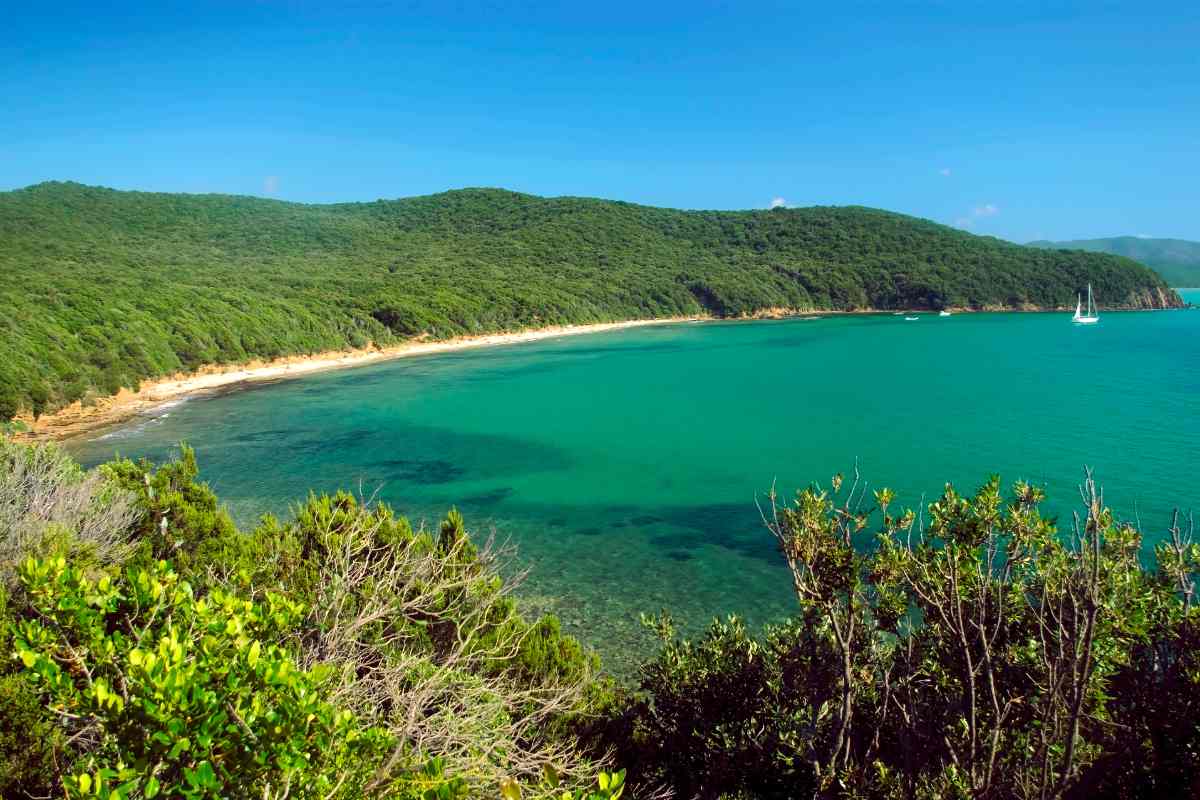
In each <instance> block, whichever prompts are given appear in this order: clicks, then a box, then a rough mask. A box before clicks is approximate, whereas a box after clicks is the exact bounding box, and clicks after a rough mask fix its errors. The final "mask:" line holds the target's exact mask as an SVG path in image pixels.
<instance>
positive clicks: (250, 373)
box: [11, 306, 1153, 441]
mask: <svg viewBox="0 0 1200 800" xmlns="http://www.w3.org/2000/svg"><path fill="white" fill-rule="evenodd" d="M946 310H947V311H950V312H952V313H955V314H986V313H1061V312H1065V311H1069V310H1070V309H1067V308H1053V309H1047V308H1037V307H1033V306H1029V307H1022V308H1005V307H995V308H992V307H988V308H982V309H979V308H957V307H951V308H947V309H946ZM1105 310H1106V311H1108V312H1116V311H1136V310H1153V309H1105ZM935 311H936V309H929V308H910V309H890V308H889V309H875V308H866V309H855V310H852V311H843V310H824V309H807V310H806V309H790V308H764V309H760V310H759V311H756V312H755V313H753V314H746V315H742V316H738V317H712V316H699V315H696V316H677V317H661V318H655V319H635V320H625V321H621V322H597V323H588V324H581V325H556V326H550V327H546V328H535V329H531V330H524V331H515V332H502V333H488V334H480V335H478V336H460V337H455V338H452V339H444V340H437V341H428V340H424V341H423V340H420V339H414V340H410V341H408V342H405V343H403V344H399V345H394V346H390V347H380V348H375V347H372V348H364V349H360V350H336V351H328V352H322V353H313V354H309V355H296V356H284V357H282V358H278V359H274V360H271V361H257V360H256V361H249V362H245V363H241V364H212V365H207V366H205V367H202V368H201V369H199V370H196V371H195V372H188V373H177V374H175V375H170V376H167V377H164V378H158V379H153V380H146V381H143V382H142V385H141V388H139V389H138V391H136V392H135V391H130V390H128V389H122V390H121V391H120V392H119V393H117V394H115V395H109V396H107V397H101V398H98V399H96V400H94V401H93V402H92V403H90V404H89V405H84V404H82V403H80V402H79V401H76V402H74V403H72V404H70V405H68V406H65V407H63V408H60V409H57V410H56V411H52V412H49V413H46V414H43V415H42V416H40V417H38V418H37V419H36V420H34V419H32V417H30V416H29V415H28V414H23V415H21V416H20V417H18V420H19V421H20V422H21V423H22V424H23V426H24V428H25V430H17V431H14V432H13V433H12V434H11V436H12V438H14V439H16V440H18V441H64V440H68V439H73V438H76V437H79V436H85V435H88V434H91V433H95V432H97V431H100V430H105V429H108V428H113V427H116V426H119V425H121V424H123V423H125V422H128V421H130V420H132V419H134V418H136V417H139V416H143V415H147V414H152V413H153V412H154V411H156V410H158V409H160V408H161V407H163V406H166V405H171V404H174V403H177V402H179V401H181V400H186V399H189V398H192V397H200V396H205V395H210V394H214V393H217V392H226V391H233V390H236V389H237V388H238V387H239V386H242V385H248V384H252V383H260V382H266V381H278V380H287V379H289V378H299V377H303V376H305V375H312V374H314V373H317V372H325V371H328V370H335V369H346V368H350V367H358V366H365V365H368V364H375V363H379V362H382V361H390V360H393V359H398V358H407V357H411V356H422V355H436V354H439V353H452V352H457V351H460V350H469V349H474V348H480V347H495V346H501V345H512V344H522V343H525V342H536V341H541V340H544V339H552V338H559V337H564V336H576V335H581V334H588V333H603V332H606V331H615V330H624V329H628V328H637V327H645V326H648V325H665V324H671V323H679V322H737V321H754V320H768V319H791V318H805V317H807V318H818V317H827V316H854V315H872V314H889V315H890V314H901V313H905V314H930V313H935Z"/></svg>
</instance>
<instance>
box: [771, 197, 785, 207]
mask: <svg viewBox="0 0 1200 800" xmlns="http://www.w3.org/2000/svg"><path fill="white" fill-rule="evenodd" d="M786 205H787V200H784V199H783V198H782V197H773V198H771V206H770V207H771V208H783V207H784V206H786Z"/></svg>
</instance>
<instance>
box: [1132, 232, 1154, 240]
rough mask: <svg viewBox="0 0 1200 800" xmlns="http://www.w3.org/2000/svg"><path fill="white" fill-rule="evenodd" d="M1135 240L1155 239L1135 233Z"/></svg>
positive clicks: (1146, 234)
mask: <svg viewBox="0 0 1200 800" xmlns="http://www.w3.org/2000/svg"><path fill="white" fill-rule="evenodd" d="M1134 238H1135V239H1153V238H1154V237H1153V236H1151V235H1150V234H1148V233H1135V234H1134Z"/></svg>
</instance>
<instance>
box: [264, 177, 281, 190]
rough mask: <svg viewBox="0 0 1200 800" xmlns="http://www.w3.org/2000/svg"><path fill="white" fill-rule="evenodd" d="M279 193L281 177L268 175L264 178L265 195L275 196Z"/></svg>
mask: <svg viewBox="0 0 1200 800" xmlns="http://www.w3.org/2000/svg"><path fill="white" fill-rule="evenodd" d="M278 191H279V176H278V175H268V176H267V177H265V178H263V194H275V193H276V192H278Z"/></svg>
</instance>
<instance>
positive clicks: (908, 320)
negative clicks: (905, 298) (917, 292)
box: [904, 317, 920, 322]
mask: <svg viewBox="0 0 1200 800" xmlns="http://www.w3.org/2000/svg"><path fill="white" fill-rule="evenodd" d="M919 319H920V317H905V318H904V320H905V322H916V321H917V320H919Z"/></svg>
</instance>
